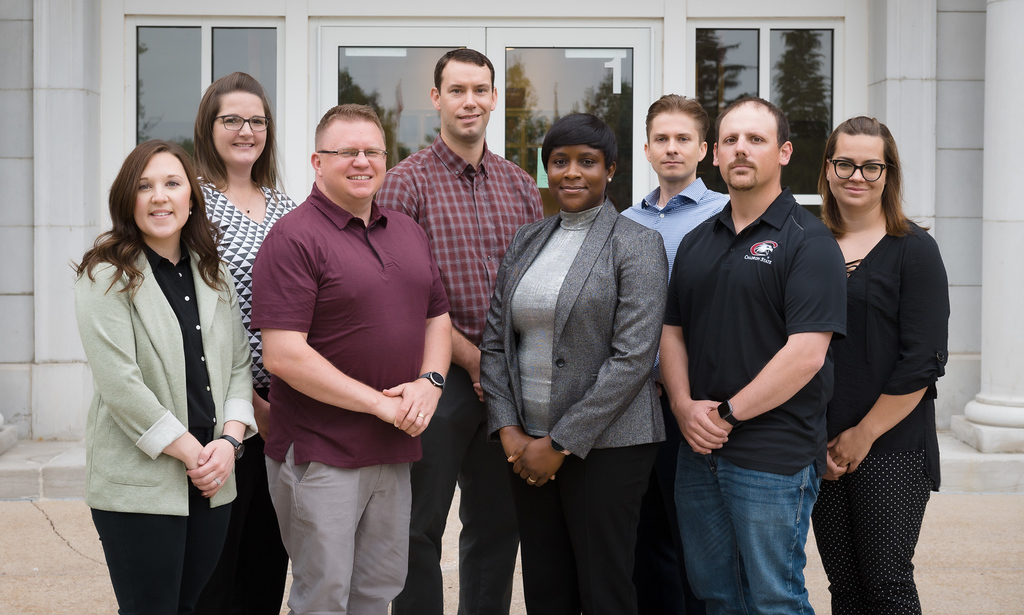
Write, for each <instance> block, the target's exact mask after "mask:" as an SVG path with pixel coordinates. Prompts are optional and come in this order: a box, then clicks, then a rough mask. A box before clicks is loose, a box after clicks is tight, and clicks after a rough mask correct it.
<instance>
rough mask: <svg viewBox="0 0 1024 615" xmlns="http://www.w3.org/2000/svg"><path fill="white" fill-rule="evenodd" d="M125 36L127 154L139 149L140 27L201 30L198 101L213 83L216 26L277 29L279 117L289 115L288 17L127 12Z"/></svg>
mask: <svg viewBox="0 0 1024 615" xmlns="http://www.w3.org/2000/svg"><path fill="white" fill-rule="evenodd" d="M124 23H125V36H124V49H125V62H124V70H125V72H124V83H125V88H124V111H125V123H124V140H123V146H124V148H125V149H124V155H127V154H128V152H130V151H132V150H133V149H135V146H136V143H135V139H136V134H137V126H136V113H137V110H138V109H137V104H138V99H137V94H138V92H137V89H136V74H137V70H138V51H137V50H138V42H139V36H138V32H139V31H138V28H140V27H157V28H161V27H163V28H196V27H198V28H199V29H200V52H199V57H200V62H199V65H200V69H199V83H198V84H197V93H196V96H197V101H198V99H199V98H201V97H202V95H203V93H205V92H206V88H208V87H210V84H211V83H213V29H214V28H274V29H275V32H276V34H277V66H276V69H275V70H276V71H277V91H276V92H275V93H274V94H275V96H274V98H275V100H276V102H275V104H276V105H277V108H276V109H274V117H275V118H283V117H285V113H286V112H287V108H286V101H285V95H284V82H285V79H284V70H285V54H284V52H285V49H284V44H285V38H284V29H285V20H284V18H283V17H201V16H184V15H183V16H176V17H155V16H154V17H149V16H132V15H126V16H125V18H124ZM276 130H277V132H276V137H277V141H278V143H284V141H285V132H284V131H285V130H286V128H285V122H282V121H280V120H279V121H277V122H276Z"/></svg>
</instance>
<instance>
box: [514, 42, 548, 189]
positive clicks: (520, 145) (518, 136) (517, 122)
mask: <svg viewBox="0 0 1024 615" xmlns="http://www.w3.org/2000/svg"><path fill="white" fill-rule="evenodd" d="M554 87H555V88H556V89H557V88H558V84H557V83H555V84H554ZM556 100H557V94H556ZM537 105H538V103H537V92H536V90H535V89H534V87H533V83H532V82H531V81H530V78H529V77H527V76H526V66H524V64H523V61H522V57H521V56H520V55H515V56H513V59H512V62H511V63H510V64H509V65H508V67H507V68H506V69H505V158H506V159H507V160H509V161H510V162H513V163H515V164H517V165H519V167H520V168H522V169H525V170H526V172H527V173H529V174H530V176H531V177H533V178H534V179H535V180H536V179H537V171H536V170H537V149H538V148H539V147H540V146H541V144H542V143H543V140H544V134H545V133H547V130H548V127H549V126H550V125H551V124H550V122H549V120H548V118H547V117H545V116H544V115H543V114H542V113H541V111H540V110H539V109H538V108H537Z"/></svg>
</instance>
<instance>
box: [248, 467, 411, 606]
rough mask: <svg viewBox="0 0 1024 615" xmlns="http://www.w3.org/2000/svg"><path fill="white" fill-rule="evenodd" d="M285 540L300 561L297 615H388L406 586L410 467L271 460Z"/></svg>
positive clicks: (295, 578)
mask: <svg viewBox="0 0 1024 615" xmlns="http://www.w3.org/2000/svg"><path fill="white" fill-rule="evenodd" d="M267 478H268V480H269V483H270V496H271V499H272V500H273V501H274V509H275V510H276V511H277V519H278V522H279V523H280V524H281V538H282V539H283V540H284V545H285V548H286V549H287V550H288V555H289V556H290V557H291V560H292V588H291V593H290V595H289V597H288V607H289V608H290V609H291V612H292V613H294V614H295V615H304V614H307V613H317V614H320V613H353V614H355V615H364V614H366V615H369V614H379V615H385V614H386V613H387V609H388V603H390V602H391V600H392V599H393V598H394V597H395V596H397V595H398V592H400V591H401V590H402V586H403V585H405V576H406V572H407V570H408V554H409V515H410V510H411V506H412V489H411V486H410V482H409V464H408V463H400V464H386V465H376V466H367V467H364V468H357V469H348V468H335V467H332V466H329V465H325V464H322V463H318V462H309V463H304V464H300V465H295V463H294V457H293V450H292V448H291V447H290V448H289V449H288V453H287V455H286V457H285V462H284V463H280V462H277V461H274V460H273V459H270V458H269V457H268V458H267Z"/></svg>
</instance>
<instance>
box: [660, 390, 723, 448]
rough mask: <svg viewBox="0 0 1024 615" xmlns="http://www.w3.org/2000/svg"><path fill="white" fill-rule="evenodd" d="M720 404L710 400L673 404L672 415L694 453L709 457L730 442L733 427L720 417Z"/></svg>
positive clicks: (688, 400)
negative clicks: (712, 452)
mask: <svg viewBox="0 0 1024 615" xmlns="http://www.w3.org/2000/svg"><path fill="white" fill-rule="evenodd" d="M719 403H720V402H717V401H711V400H710V399H702V400H699V401H694V400H692V399H684V400H682V401H680V402H678V403H677V402H675V401H673V402H672V413H673V414H674V415H675V417H676V421H677V422H678V423H679V431H681V432H682V434H683V437H684V438H686V442H687V444H689V445H690V448H692V449H693V452H695V453H699V454H701V455H708V454H710V453H711V451H713V450H715V449H719V448H722V446H723V445H724V444H725V443H726V442H728V441H729V434H730V433H731V432H732V425H730V424H729V423H727V422H726V421H725V420H723V419H722V417H720V416H718V405H719Z"/></svg>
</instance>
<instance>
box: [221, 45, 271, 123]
mask: <svg viewBox="0 0 1024 615" xmlns="http://www.w3.org/2000/svg"><path fill="white" fill-rule="evenodd" d="M235 71H242V72H243V73H248V74H249V75H251V76H252V77H253V78H254V79H256V81H259V82H260V85H262V86H263V89H264V90H266V92H267V97H269V98H270V107H271V110H272V111H275V112H276V111H277V29H276V28H213V80H214V81H216V80H218V79H220V78H221V77H223V76H224V75H229V74H231V73H233V72H235ZM278 123H280V122H278Z"/></svg>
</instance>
